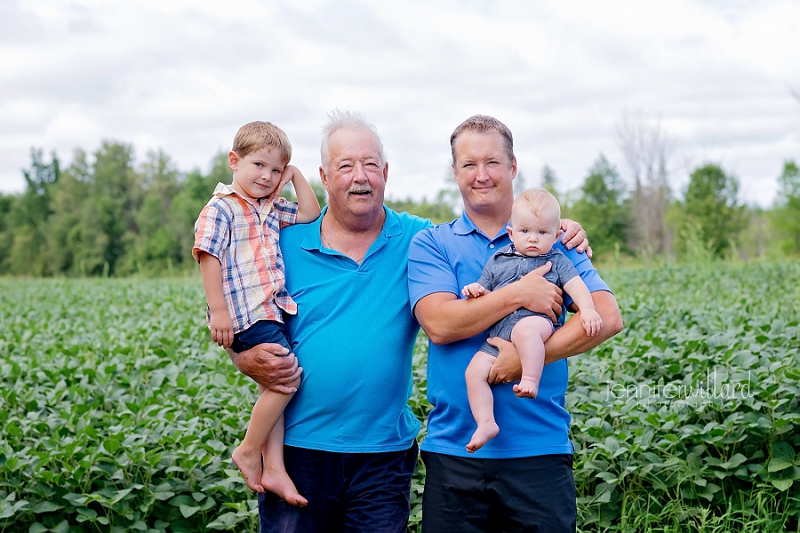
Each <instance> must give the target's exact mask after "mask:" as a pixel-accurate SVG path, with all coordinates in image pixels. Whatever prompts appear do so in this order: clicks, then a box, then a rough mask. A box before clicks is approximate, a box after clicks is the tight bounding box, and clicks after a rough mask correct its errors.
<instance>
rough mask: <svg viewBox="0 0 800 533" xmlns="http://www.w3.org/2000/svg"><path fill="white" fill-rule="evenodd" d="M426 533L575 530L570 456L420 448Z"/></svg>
mask: <svg viewBox="0 0 800 533" xmlns="http://www.w3.org/2000/svg"><path fill="white" fill-rule="evenodd" d="M422 461H423V462H424V463H425V471H426V478H425V492H424V493H423V496H422V532H423V533H572V532H574V531H575V529H576V519H577V503H576V500H575V481H574V479H573V476H572V455H568V454H559V455H541V456H538V457H524V458H520V459H475V458H471V457H454V456H450V455H442V454H438V453H429V452H422Z"/></svg>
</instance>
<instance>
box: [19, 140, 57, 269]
mask: <svg viewBox="0 0 800 533" xmlns="http://www.w3.org/2000/svg"><path fill="white" fill-rule="evenodd" d="M22 174H23V176H24V178H25V191H24V192H23V193H22V195H21V196H20V197H19V198H18V200H17V201H16V202H14V204H13V209H12V210H11V212H10V213H9V217H8V222H9V225H10V226H11V227H12V230H11V234H10V237H11V238H10V242H8V243H7V244H8V249H9V253H8V255H9V257H8V267H9V272H11V273H12V274H21V275H39V276H40V275H43V274H47V273H49V272H50V268H49V265H48V264H47V262H46V261H45V252H46V247H47V239H46V235H47V232H48V230H49V228H48V227H47V219H48V218H49V217H50V214H51V212H52V188H53V186H54V185H55V184H56V183H57V182H58V179H59V176H60V175H61V167H60V163H59V160H58V157H57V156H56V154H55V153H53V154H52V156H51V159H50V162H46V161H45V160H44V157H43V155H42V150H41V149H31V167H30V168H29V169H27V170H23V171H22Z"/></svg>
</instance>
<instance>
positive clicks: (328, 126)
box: [319, 109, 386, 171]
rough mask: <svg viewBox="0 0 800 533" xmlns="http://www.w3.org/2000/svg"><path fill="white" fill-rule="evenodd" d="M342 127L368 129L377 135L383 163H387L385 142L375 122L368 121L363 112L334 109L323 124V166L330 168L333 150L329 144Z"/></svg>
mask: <svg viewBox="0 0 800 533" xmlns="http://www.w3.org/2000/svg"><path fill="white" fill-rule="evenodd" d="M341 129H364V130H367V131H368V132H370V133H371V134H372V136H373V137H375V143H376V144H377V145H378V149H379V150H380V156H381V165H383V164H385V163H386V154H385V153H384V151H383V143H382V142H381V138H380V136H379V135H378V128H376V127H375V125H374V124H372V123H370V122H367V119H366V117H365V116H364V114H363V113H359V112H357V111H342V110H341V109H334V110H333V111H331V112H330V113H328V122H327V123H325V125H324V126H322V144H321V145H320V149H319V152H320V159H321V162H322V168H324V169H325V170H326V171H327V170H328V163H330V160H331V152H330V148H329V146H328V143H329V142H330V138H331V136H332V135H333V134H334V133H335V132H336V131H337V130H341Z"/></svg>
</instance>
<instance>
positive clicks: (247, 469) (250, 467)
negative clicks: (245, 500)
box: [231, 446, 264, 492]
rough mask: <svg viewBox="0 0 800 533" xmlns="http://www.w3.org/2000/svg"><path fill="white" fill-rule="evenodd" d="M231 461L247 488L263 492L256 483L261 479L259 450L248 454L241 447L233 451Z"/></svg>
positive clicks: (262, 488)
mask: <svg viewBox="0 0 800 533" xmlns="http://www.w3.org/2000/svg"><path fill="white" fill-rule="evenodd" d="M231 459H233V462H234V463H235V464H236V466H238V467H239V470H240V471H241V472H242V476H243V477H244V482H245V483H247V486H248V487H250V488H251V489H252V490H254V491H256V492H264V487H262V486H261V484H260V483H259V482H258V479H259V478H260V477H261V450H256V453H254V454H252V453H251V454H248V453H247V452H246V451H244V450H243V449H242V447H241V446H239V447H238V448H236V449H235V450H233V454H232V455H231Z"/></svg>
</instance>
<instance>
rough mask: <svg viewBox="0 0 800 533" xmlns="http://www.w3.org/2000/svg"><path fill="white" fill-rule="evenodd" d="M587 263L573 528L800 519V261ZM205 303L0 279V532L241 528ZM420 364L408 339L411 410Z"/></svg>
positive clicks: (667, 527) (234, 429) (698, 527)
mask: <svg viewBox="0 0 800 533" xmlns="http://www.w3.org/2000/svg"><path fill="white" fill-rule="evenodd" d="M602 275H603V277H604V278H605V279H606V281H607V282H608V283H609V285H610V286H611V287H612V288H613V289H614V292H615V294H616V296H617V300H618V301H619V304H620V308H621V310H622V315H623V320H624V322H625V329H624V330H623V331H622V333H620V334H619V335H617V336H616V337H615V338H613V339H611V340H610V341H608V342H606V343H604V344H603V345H601V346H600V347H598V348H596V349H594V350H592V351H591V352H589V353H587V354H583V355H580V356H577V357H574V358H572V359H571V360H570V363H569V365H570V388H569V391H568V393H567V404H568V405H567V408H568V410H569V411H570V412H571V414H572V417H573V420H572V441H573V443H574V446H575V464H574V469H575V484H576V488H577V496H578V529H579V531H587V532H588V531H654V532H655V531H658V532H684V531H689V532H693V531H697V532H705V531H719V532H724V531H759V532H760V531H765V532H772V531H794V532H797V531H800V526H798V519H799V518H800V325H799V324H800V305H799V304H798V302H800V263H798V262H781V263H763V264H762V263H757V264H730V263H712V264H706V265H694V266H692V265H688V266H669V265H668V266H653V267H648V268H638V269H617V270H609V271H604V272H602ZM204 305H205V304H204V296H203V290H202V286H201V284H200V281H199V279H162V280H145V279H50V280H29V279H0V370H1V371H2V373H1V374H0V375H1V376H2V386H0V428H2V430H0V533H4V532H26V533H40V532H45V531H54V532H60V533H67V532H84V531H86V532H127V531H132V532H152V533H155V532H176V533H180V532H203V531H257V509H256V503H255V498H254V494H253V493H252V492H250V491H248V489H247V488H246V486H245V485H244V482H243V481H242V479H241V476H240V475H239V472H238V470H236V468H235V467H234V465H233V463H232V462H231V460H230V454H231V452H232V451H233V449H234V447H235V446H236V444H237V443H238V441H239V439H240V438H241V437H242V436H243V435H244V431H245V427H246V423H247V420H248V417H249V413H250V408H251V407H252V402H253V401H254V399H255V394H256V389H255V386H254V384H253V383H252V382H251V381H250V380H249V379H248V378H246V377H244V376H242V375H240V374H239V373H238V372H237V371H236V370H235V368H234V367H233V365H232V364H231V362H230V360H229V358H228V356H227V355H226V354H225V352H224V351H222V350H221V349H220V348H219V347H218V346H216V345H215V344H213V343H212V341H211V338H210V335H209V333H208V330H207V328H206V325H205V315H204ZM301 364H302V361H301ZM425 366H426V345H425V338H424V335H423V334H421V335H420V342H418V345H417V351H416V354H415V368H414V377H415V388H414V396H413V397H412V399H411V405H412V408H413V409H414V411H415V412H416V413H417V415H418V416H419V417H420V419H421V420H423V422H424V419H425V415H426V414H427V412H428V411H429V409H430V405H428V403H427V401H426V400H425V388H426V384H425ZM420 438H424V424H423V432H422V434H421V435H420ZM423 487H424V466H423V465H422V464H419V465H418V467H417V472H416V475H415V478H414V484H413V487H412V495H411V497H412V502H411V505H412V508H411V521H410V524H409V530H410V531H417V529H418V527H419V522H420V520H421V497H422V492H423Z"/></svg>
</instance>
